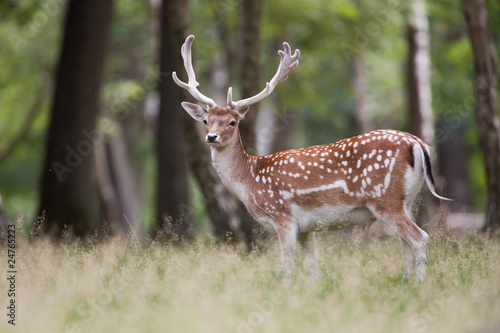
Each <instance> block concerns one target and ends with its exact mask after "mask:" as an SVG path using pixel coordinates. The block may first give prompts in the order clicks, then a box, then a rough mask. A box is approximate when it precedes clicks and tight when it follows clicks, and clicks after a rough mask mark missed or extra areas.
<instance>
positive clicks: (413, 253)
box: [374, 209, 429, 282]
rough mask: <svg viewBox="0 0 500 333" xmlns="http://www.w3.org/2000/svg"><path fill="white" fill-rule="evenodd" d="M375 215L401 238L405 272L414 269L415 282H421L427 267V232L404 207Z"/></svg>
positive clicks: (408, 272) (410, 272) (411, 271)
mask: <svg viewBox="0 0 500 333" xmlns="http://www.w3.org/2000/svg"><path fill="white" fill-rule="evenodd" d="M375 213H376V212H375ZM375 213H374V214H375ZM376 215H378V217H379V218H380V219H381V220H382V221H384V222H385V223H386V224H387V225H388V226H389V227H390V228H391V229H393V230H394V231H395V232H396V233H397V234H398V235H399V237H400V238H401V242H402V244H403V249H404V251H405V255H406V265H405V274H408V275H409V274H412V273H413V270H414V271H415V279H416V280H417V282H423V281H424V279H425V274H426V268H427V242H428V239H429V236H428V235H427V233H426V232H425V231H423V230H422V229H420V228H419V227H418V226H417V225H416V224H415V222H413V221H412V219H411V218H410V216H409V214H408V213H407V212H406V210H405V209H401V210H400V212H398V213H387V212H385V213H382V214H376Z"/></svg>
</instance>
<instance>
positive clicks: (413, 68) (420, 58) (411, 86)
mask: <svg viewBox="0 0 500 333" xmlns="http://www.w3.org/2000/svg"><path fill="white" fill-rule="evenodd" d="M408 46H409V50H408V111H409V131H410V133H412V134H414V135H416V136H418V137H419V138H421V139H422V140H424V141H425V142H426V143H427V144H429V145H431V146H432V145H433V142H434V133H435V130H434V115H433V111H432V93H431V58H430V51H429V47H430V36H429V22H428V20H427V12H426V9H425V3H424V1H423V0H412V2H411V5H410V14H409V17H408ZM430 157H431V161H432V164H435V163H434V162H435V161H436V157H435V154H432V153H431V156H430ZM435 171H437V169H436V168H434V172H435ZM422 196H423V198H422V199H423V206H422V207H421V209H420V211H419V213H418V216H417V218H416V220H417V221H416V222H417V224H418V225H419V226H425V225H427V224H428V223H430V222H431V221H432V220H433V218H434V216H436V213H437V208H438V203H437V201H436V199H435V198H434V196H432V194H431V193H430V192H429V191H423V192H422ZM436 222H437V221H436Z"/></svg>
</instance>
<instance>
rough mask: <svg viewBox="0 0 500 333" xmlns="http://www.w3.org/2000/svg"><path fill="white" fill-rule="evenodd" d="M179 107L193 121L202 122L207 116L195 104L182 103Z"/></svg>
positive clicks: (205, 112)
mask: <svg viewBox="0 0 500 333" xmlns="http://www.w3.org/2000/svg"><path fill="white" fill-rule="evenodd" d="M181 105H182V107H183V108H184V110H186V111H187V113H189V115H190V116H191V117H193V119H194V120H197V121H203V119H205V116H206V115H207V111H205V110H204V109H203V108H202V107H201V106H199V105H197V104H193V103H189V102H182V103H181Z"/></svg>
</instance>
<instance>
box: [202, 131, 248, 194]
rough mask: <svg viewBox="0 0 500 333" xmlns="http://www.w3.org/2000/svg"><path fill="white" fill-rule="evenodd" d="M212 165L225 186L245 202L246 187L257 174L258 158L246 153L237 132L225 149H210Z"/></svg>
mask: <svg viewBox="0 0 500 333" xmlns="http://www.w3.org/2000/svg"><path fill="white" fill-rule="evenodd" d="M210 149H211V152H212V164H213V166H214V168H215V170H216V171H217V173H218V174H219V177H220V179H221V181H222V183H223V184H224V186H225V187H226V188H227V189H228V190H229V192H231V193H232V194H233V195H235V196H236V197H237V198H238V199H239V200H241V201H242V202H245V200H246V196H247V191H246V185H245V184H248V181H249V180H250V179H251V177H252V174H254V173H255V170H256V166H257V160H258V157H256V156H250V155H248V154H247V153H246V152H245V149H244V148H243V144H242V142H241V137H240V132H239V130H237V131H236V132H235V134H234V137H233V140H231V143H229V144H228V145H227V146H225V147H210Z"/></svg>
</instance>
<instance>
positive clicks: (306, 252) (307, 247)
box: [298, 232, 319, 280]
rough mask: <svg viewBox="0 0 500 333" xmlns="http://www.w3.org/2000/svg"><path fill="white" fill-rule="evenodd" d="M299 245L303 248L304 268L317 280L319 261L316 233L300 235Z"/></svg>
mask: <svg viewBox="0 0 500 333" xmlns="http://www.w3.org/2000/svg"><path fill="white" fill-rule="evenodd" d="M298 236H299V237H298V238H299V244H300V246H301V247H302V257H303V259H304V266H305V267H306V269H307V272H308V273H309V274H310V275H311V277H312V278H313V279H315V280H317V279H318V278H319V276H318V261H317V259H316V244H315V238H314V232H303V233H299V235H298Z"/></svg>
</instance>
